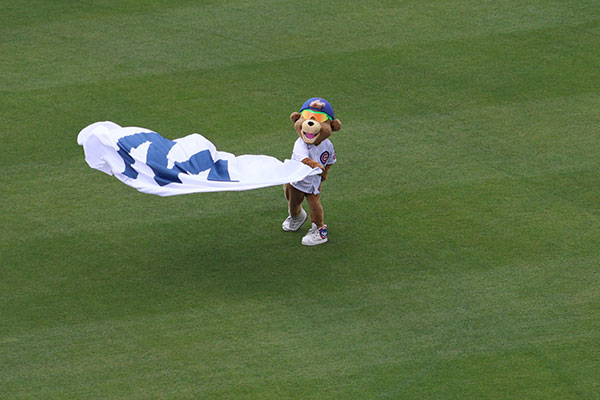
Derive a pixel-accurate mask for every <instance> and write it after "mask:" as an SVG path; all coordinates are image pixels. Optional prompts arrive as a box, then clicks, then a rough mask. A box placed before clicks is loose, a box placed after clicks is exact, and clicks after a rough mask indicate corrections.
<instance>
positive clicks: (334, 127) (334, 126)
mask: <svg viewBox="0 0 600 400" xmlns="http://www.w3.org/2000/svg"><path fill="white" fill-rule="evenodd" d="M340 129H342V121H340V120H339V119H334V120H333V121H331V130H332V131H339V130H340Z"/></svg>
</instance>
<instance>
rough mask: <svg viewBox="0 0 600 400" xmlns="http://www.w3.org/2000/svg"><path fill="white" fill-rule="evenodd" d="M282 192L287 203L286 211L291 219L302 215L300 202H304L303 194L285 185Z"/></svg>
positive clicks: (287, 184)
mask: <svg viewBox="0 0 600 400" xmlns="http://www.w3.org/2000/svg"><path fill="white" fill-rule="evenodd" d="M283 192H284V193H285V198H286V199H287V201H288V211H289V212H290V215H291V216H292V217H297V216H298V215H299V214H300V213H302V202H303V201H304V193H303V192H301V191H299V190H298V189H296V188H295V187H293V186H292V185H290V184H289V183H286V184H285V185H283Z"/></svg>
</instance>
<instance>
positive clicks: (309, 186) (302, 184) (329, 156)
mask: <svg viewBox="0 0 600 400" xmlns="http://www.w3.org/2000/svg"><path fill="white" fill-rule="evenodd" d="M307 157H308V158H310V159H311V160H314V161H316V162H318V163H321V165H323V166H327V165H330V164H335V162H336V161H337V160H336V158H335V150H334V149H333V143H331V141H330V140H329V139H325V140H323V141H322V142H321V143H320V144H319V145H318V146H315V145H314V144H306V143H304V140H302V139H301V138H298V139H297V140H296V142H295V143H294V150H293V152H292V160H294V161H300V162H302V160H304V159H305V158H307ZM320 185H321V176H320V175H312V176H307V177H306V178H305V179H304V180H301V181H298V182H292V186H293V187H295V188H296V189H298V190H300V191H301V192H304V193H311V194H319V186H320Z"/></svg>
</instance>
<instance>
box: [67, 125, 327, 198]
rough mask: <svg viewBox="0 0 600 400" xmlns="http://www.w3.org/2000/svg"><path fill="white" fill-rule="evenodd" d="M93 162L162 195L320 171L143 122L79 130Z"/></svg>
mask: <svg viewBox="0 0 600 400" xmlns="http://www.w3.org/2000/svg"><path fill="white" fill-rule="evenodd" d="M77 143H78V144H79V145H81V146H83V150H84V152H85V160H86V161H87V163H88V164H89V166H90V167H92V168H95V169H97V170H100V171H102V172H104V173H107V174H109V175H114V176H115V177H116V178H118V179H119V180H121V181H122V182H123V183H125V184H127V185H129V186H132V187H134V188H136V189H137V190H139V191H140V192H143V193H150V194H156V195H159V196H173V195H177V194H186V193H198V192H219V191H226V190H250V189H258V188H262V187H267V186H274V185H281V184H284V183H289V182H296V181H301V180H303V179H304V178H305V177H307V176H309V175H316V174H319V173H321V172H322V171H321V170H320V169H319V168H315V169H312V168H310V167H309V166H307V165H305V164H302V163H300V162H297V161H292V160H285V161H284V162H281V161H279V160H278V159H276V158H274V157H271V156H265V155H242V156H238V157H236V156H235V155H233V154H231V153H226V152H222V151H217V149H216V147H215V146H214V145H213V144H212V143H211V142H210V141H209V140H207V139H206V138H205V137H204V136H202V135H199V134H197V133H195V134H192V135H189V136H186V137H183V138H180V139H175V140H169V139H166V138H164V137H162V136H160V135H159V134H158V133H156V132H153V131H151V130H148V129H144V128H136V127H126V128H124V127H121V126H119V125H117V124H115V123H114V122H110V121H105V122H96V123H94V124H91V125H89V126H87V127H85V128H84V129H83V130H82V131H81V132H79V135H78V136H77Z"/></svg>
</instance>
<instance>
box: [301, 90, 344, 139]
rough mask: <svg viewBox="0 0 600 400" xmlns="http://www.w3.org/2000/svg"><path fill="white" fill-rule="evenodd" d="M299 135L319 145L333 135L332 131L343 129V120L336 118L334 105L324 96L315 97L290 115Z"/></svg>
mask: <svg viewBox="0 0 600 400" xmlns="http://www.w3.org/2000/svg"><path fill="white" fill-rule="evenodd" d="M290 119H291V120H292V122H293V123H294V128H295V129H296V132H298V136H300V138H301V139H302V140H303V141H304V142H305V143H307V144H314V145H318V144H320V143H321V142H322V141H323V140H325V139H327V138H328V137H329V136H331V132H333V131H339V130H340V129H342V122H341V121H340V120H339V119H335V114H334V113H333V107H331V104H329V102H328V101H327V100H325V99H323V98H320V97H313V98H311V99H308V100H306V101H305V102H304V104H302V107H300V112H296V111H294V112H293V113H292V114H291V115H290Z"/></svg>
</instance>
